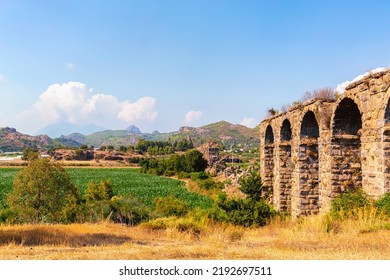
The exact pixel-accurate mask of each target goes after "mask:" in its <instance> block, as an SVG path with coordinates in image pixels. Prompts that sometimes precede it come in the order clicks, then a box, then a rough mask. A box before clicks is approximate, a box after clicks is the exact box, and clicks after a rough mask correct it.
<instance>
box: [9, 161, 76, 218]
mask: <svg viewBox="0 0 390 280" xmlns="http://www.w3.org/2000/svg"><path fill="white" fill-rule="evenodd" d="M78 202H79V196H78V189H77V188H76V187H75V186H74V185H73V184H72V183H71V181H70V178H69V176H68V175H67V174H66V172H65V170H64V169H63V168H62V167H61V166H60V165H59V164H53V163H51V162H50V161H49V160H48V159H34V160H32V161H30V162H29V164H28V166H27V167H25V168H24V169H22V170H21V171H20V172H19V173H18V175H17V176H16V178H15V180H14V184H13V190H12V192H11V193H10V194H9V195H8V197H7V203H8V205H9V206H10V208H11V209H12V210H13V211H15V212H16V213H18V219H19V221H20V222H26V223H31V222H32V223H43V222H44V223H57V222H71V221H72V219H73V218H74V217H75V211H76V209H77V204H78Z"/></svg>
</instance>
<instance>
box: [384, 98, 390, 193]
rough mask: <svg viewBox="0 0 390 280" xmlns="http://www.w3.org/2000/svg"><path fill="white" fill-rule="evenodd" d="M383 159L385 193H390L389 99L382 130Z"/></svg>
mask: <svg viewBox="0 0 390 280" xmlns="http://www.w3.org/2000/svg"><path fill="white" fill-rule="evenodd" d="M383 157H384V159H385V162H384V164H385V166H384V170H385V186H384V187H385V192H390V98H389V100H388V101H387V106H386V110H385V120H384V130H383Z"/></svg>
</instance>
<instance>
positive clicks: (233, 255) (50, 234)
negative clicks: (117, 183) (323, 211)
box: [0, 216, 390, 260]
mask: <svg viewBox="0 0 390 280" xmlns="http://www.w3.org/2000/svg"><path fill="white" fill-rule="evenodd" d="M324 219H325V218H324V217H323V216H313V217H310V218H308V219H305V220H299V221H296V222H281V221H273V222H272V223H271V225H269V226H267V227H263V228H253V229H244V228H241V227H235V226H222V225H220V226H217V225H208V226H207V227H206V228H205V229H204V230H202V231H201V232H200V233H198V234H195V233H194V232H190V231H185V230H180V229H177V228H174V227H169V228H166V229H151V228H150V227H148V226H145V225H143V226H137V227H125V226H121V225H118V224H112V223H101V224H73V225H22V226H21V225H14V226H2V227H0V240H1V241H0V258H1V259H366V260H367V259H390V254H389V253H390V234H389V229H390V228H388V229H386V228H382V229H377V230H371V231H370V230H367V228H366V225H363V224H362V223H361V222H356V221H348V222H344V223H341V224H339V225H338V227H337V228H336V231H337V232H331V233H327V232H326V229H324V225H326V223H325V222H324Z"/></svg>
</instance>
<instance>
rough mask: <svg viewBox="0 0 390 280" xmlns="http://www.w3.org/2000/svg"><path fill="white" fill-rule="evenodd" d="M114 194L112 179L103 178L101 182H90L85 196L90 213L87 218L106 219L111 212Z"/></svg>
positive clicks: (92, 219) (93, 219)
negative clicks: (111, 201) (111, 200)
mask: <svg viewBox="0 0 390 280" xmlns="http://www.w3.org/2000/svg"><path fill="white" fill-rule="evenodd" d="M113 196H114V193H113V191H112V185H111V181H105V180H101V181H100V183H99V184H97V183H96V182H94V181H92V182H89V183H88V187H87V189H86V191H85V196H84V197H85V203H86V206H87V211H88V213H89V215H87V220H89V221H100V220H104V219H106V218H107V217H108V216H109V215H110V213H111V207H110V199H111V198H112V197H113Z"/></svg>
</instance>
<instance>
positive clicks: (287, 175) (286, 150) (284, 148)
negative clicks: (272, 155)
mask: <svg viewBox="0 0 390 280" xmlns="http://www.w3.org/2000/svg"><path fill="white" fill-rule="evenodd" d="M291 137H292V131H291V123H290V121H289V120H288V119H285V120H284V121H283V123H282V127H281V129H280V140H281V141H280V144H279V155H278V157H279V193H278V194H277V195H278V196H279V198H278V199H279V201H278V203H279V211H280V212H284V213H291V189H292V173H293V170H294V162H293V161H292V158H291Z"/></svg>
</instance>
